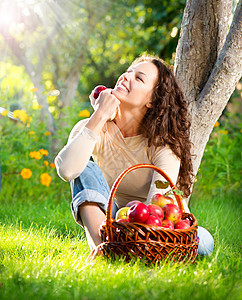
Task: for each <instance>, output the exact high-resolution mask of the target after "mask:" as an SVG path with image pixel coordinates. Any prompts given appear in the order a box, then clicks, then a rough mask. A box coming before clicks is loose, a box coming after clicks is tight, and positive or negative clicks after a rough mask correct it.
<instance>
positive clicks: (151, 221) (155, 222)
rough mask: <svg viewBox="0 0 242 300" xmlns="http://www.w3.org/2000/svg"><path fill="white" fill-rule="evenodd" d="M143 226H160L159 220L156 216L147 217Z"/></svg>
mask: <svg viewBox="0 0 242 300" xmlns="http://www.w3.org/2000/svg"><path fill="white" fill-rule="evenodd" d="M145 224H147V225H155V226H161V218H160V217H159V216H157V215H149V217H148V219H147V220H146V221H145Z"/></svg>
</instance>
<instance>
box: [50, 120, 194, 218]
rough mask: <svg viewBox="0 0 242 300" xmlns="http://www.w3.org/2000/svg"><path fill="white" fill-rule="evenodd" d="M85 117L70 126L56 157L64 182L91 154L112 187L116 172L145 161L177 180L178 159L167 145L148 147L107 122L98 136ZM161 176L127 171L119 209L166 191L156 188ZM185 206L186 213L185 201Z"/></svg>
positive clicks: (118, 198) (118, 195)
mask: <svg viewBox="0 0 242 300" xmlns="http://www.w3.org/2000/svg"><path fill="white" fill-rule="evenodd" d="M87 121H88V119H85V120H81V121H79V122H78V123H77V124H76V125H75V126H74V128H73V129H72V131H71V133H70V136H69V139H68V142H67V145H66V146H64V148H63V149H62V150H61V151H60V152H59V154H58V155H57V157H56V158H55V164H56V168H57V173H58V175H59V176H60V177H61V178H62V179H63V180H65V181H70V180H72V179H74V178H76V177H78V176H79V175H80V174H81V172H82V171H83V170H84V168H85V167H86V165H87V163H88V160H89V159H90V157H91V156H92V157H93V160H94V161H95V162H96V163H97V164H98V166H99V167H100V168H101V170H102V172H103V174H104V177H105V178H106V180H107V183H108V185H109V187H110V188H111V187H112V185H113V183H114V181H115V180H116V178H117V177H118V175H119V174H120V173H121V172H123V171H124V170H125V169H127V168H128V167H130V166H132V165H135V164H140V163H147V164H153V165H155V166H157V167H159V168H161V169H162V170H163V171H164V172H165V173H166V174H167V175H168V176H169V177H170V178H171V180H172V181H173V183H176V181H177V177H178V173H179V168H180V160H179V159H178V158H177V157H176V156H175V155H174V153H173V152H172V150H171V149H170V148H169V147H168V146H165V147H159V148H157V149H155V148H154V147H153V146H152V147H150V148H148V147H147V140H146V139H145V138H144V137H143V136H142V135H137V136H133V137H123V135H122V133H121V131H120V130H119V128H118V126H117V125H116V124H115V123H114V122H113V121H112V122H107V123H106V124H105V126H104V128H103V130H102V131H101V133H100V135H96V134H95V133H94V132H92V131H91V130H90V129H88V128H87V127H85V124H86V123H87ZM158 179H160V180H164V178H163V177H162V176H161V175H160V174H158V173H157V172H156V171H153V170H152V169H148V168H147V169H143V168H142V169H138V170H134V171H132V172H130V173H129V174H127V175H126V177H125V178H124V179H123V181H122V182H121V184H120V186H119V188H118V191H117V193H116V197H115V201H116V204H117V206H118V207H119V208H120V207H122V206H125V205H126V204H127V203H128V202H129V201H132V200H140V201H142V202H145V203H146V204H149V203H150V201H151V197H152V195H153V194H155V193H161V194H163V193H165V192H166V190H161V189H156V187H155V185H154V182H155V181H156V180H158ZM183 205H184V209H185V211H186V212H189V209H188V207H187V205H186V202H185V201H183Z"/></svg>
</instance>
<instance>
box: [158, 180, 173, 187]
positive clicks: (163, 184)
mask: <svg viewBox="0 0 242 300" xmlns="http://www.w3.org/2000/svg"><path fill="white" fill-rule="evenodd" d="M155 185H156V188H157V189H166V188H167V187H168V186H169V185H170V184H169V182H167V181H162V180H156V181H155Z"/></svg>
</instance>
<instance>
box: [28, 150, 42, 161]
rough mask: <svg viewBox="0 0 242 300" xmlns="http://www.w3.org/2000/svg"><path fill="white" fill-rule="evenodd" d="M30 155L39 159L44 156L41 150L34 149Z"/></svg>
mask: <svg viewBox="0 0 242 300" xmlns="http://www.w3.org/2000/svg"><path fill="white" fill-rule="evenodd" d="M29 156H30V157H31V158H35V159H37V160H39V159H41V157H42V156H41V153H40V152H39V151H32V152H30V153H29Z"/></svg>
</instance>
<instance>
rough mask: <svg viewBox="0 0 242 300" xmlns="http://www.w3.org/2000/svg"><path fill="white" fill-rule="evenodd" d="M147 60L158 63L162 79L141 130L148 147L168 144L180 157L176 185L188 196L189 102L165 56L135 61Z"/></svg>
mask: <svg viewBox="0 0 242 300" xmlns="http://www.w3.org/2000/svg"><path fill="white" fill-rule="evenodd" d="M144 61H148V62H152V63H153V64H154V65H155V66H156V67H157V69H158V79H157V82H156V84H155V87H154V91H153V95H152V108H148V110H147V112H146V114H145V116H144V118H143V120H142V122H141V126H140V128H139V130H140V132H141V133H142V134H143V136H144V137H145V138H147V139H148V147H151V146H152V145H153V146H155V147H159V146H165V145H168V146H170V148H171V150H172V151H173V153H174V154H175V155H176V156H177V157H178V158H179V159H180V171H179V175H178V180H177V183H176V185H177V187H178V188H179V189H180V190H181V191H182V192H183V195H184V196H186V197H188V196H189V195H190V193H191V185H192V182H193V174H192V160H191V146H192V143H191V142H190V139H189V136H190V126H191V122H190V118H189V114H188V108H187V102H186V100H185V97H184V94H183V92H182V90H181V88H180V87H179V85H178V83H177V80H176V79H175V76H174V74H173V71H172V70H171V68H170V67H168V66H167V65H166V63H165V62H164V61H163V60H162V59H160V58H159V57H156V56H151V55H144V56H140V57H138V58H137V59H135V60H134V62H133V63H132V65H136V64H138V63H140V62H144Z"/></svg>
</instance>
